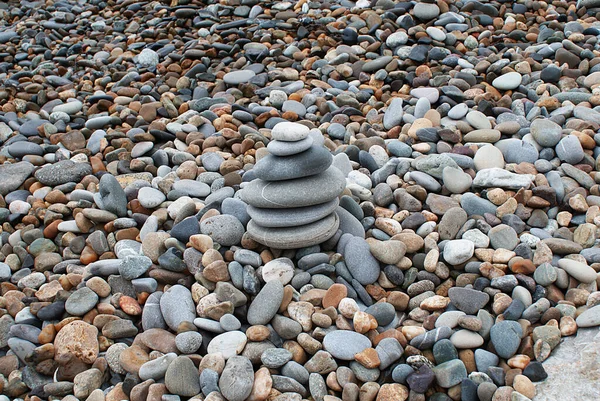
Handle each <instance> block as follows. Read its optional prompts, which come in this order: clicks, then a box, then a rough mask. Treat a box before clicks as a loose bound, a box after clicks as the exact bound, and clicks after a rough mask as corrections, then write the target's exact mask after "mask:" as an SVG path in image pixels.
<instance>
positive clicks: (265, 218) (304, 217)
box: [248, 198, 339, 227]
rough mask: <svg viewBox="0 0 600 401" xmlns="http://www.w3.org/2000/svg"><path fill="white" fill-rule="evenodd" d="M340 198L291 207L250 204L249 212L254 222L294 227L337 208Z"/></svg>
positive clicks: (307, 222) (267, 225) (270, 225)
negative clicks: (267, 206)
mask: <svg viewBox="0 0 600 401" xmlns="http://www.w3.org/2000/svg"><path fill="white" fill-rule="evenodd" d="M338 204H339V200H338V198H335V199H333V200H331V201H329V202H326V203H321V204H319V205H314V206H307V207H298V208H290V209H264V208H258V207H254V206H248V214H249V215H250V217H251V218H252V221H253V222H254V224H258V225H259V226H262V227H292V226H300V225H305V224H310V223H313V222H315V221H317V220H320V219H322V218H325V217H327V216H329V215H330V214H331V213H333V211H334V210H336V208H337V206H338Z"/></svg>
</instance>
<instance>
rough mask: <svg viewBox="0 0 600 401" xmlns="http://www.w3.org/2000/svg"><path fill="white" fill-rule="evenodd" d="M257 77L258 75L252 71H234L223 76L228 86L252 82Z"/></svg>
mask: <svg viewBox="0 0 600 401" xmlns="http://www.w3.org/2000/svg"><path fill="white" fill-rule="evenodd" d="M255 75H256V73H255V72H254V71H252V70H239V71H232V72H228V73H227V74H225V76H223V81H225V83H226V84H228V85H238V84H243V83H246V82H248V81H250V79H252V77H254V76H255Z"/></svg>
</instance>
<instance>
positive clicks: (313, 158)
mask: <svg viewBox="0 0 600 401" xmlns="http://www.w3.org/2000/svg"><path fill="white" fill-rule="evenodd" d="M332 161H333V156H331V153H329V151H328V150H327V149H325V148H324V147H321V146H312V147H310V148H309V149H308V150H307V151H305V152H302V153H298V154H295V155H292V156H286V157H281V156H275V155H268V156H266V157H264V158H262V159H260V161H259V162H258V163H256V166H254V169H253V170H254V174H256V177H257V178H260V179H261V180H265V181H283V180H292V179H295V178H302V177H308V176H311V175H315V174H319V173H322V172H323V171H325V170H327V168H328V167H329V166H331V163H332Z"/></svg>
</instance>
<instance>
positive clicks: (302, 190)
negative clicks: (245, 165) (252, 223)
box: [239, 167, 346, 209]
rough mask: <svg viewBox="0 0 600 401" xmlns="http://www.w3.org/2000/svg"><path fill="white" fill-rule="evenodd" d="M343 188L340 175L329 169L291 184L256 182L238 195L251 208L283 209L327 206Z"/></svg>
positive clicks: (287, 182) (343, 182) (290, 181)
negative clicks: (326, 203)
mask: <svg viewBox="0 0 600 401" xmlns="http://www.w3.org/2000/svg"><path fill="white" fill-rule="evenodd" d="M345 187H346V179H345V178H344V175H343V174H342V172H341V171H340V170H338V169H337V168H335V167H329V168H328V169H327V170H325V171H324V172H323V173H321V174H317V175H312V176H310V177H304V178H298V179H295V180H288V181H281V182H267V181H263V180H260V179H256V180H253V181H251V182H250V183H249V184H248V185H246V186H245V187H244V189H243V190H241V191H240V192H239V193H240V197H241V198H242V200H243V201H244V202H246V203H248V204H249V205H252V206H254V207H262V208H273V209H283V208H291V207H304V206H312V205H318V204H320V203H325V202H329V201H330V200H332V199H333V198H336V197H337V196H338V195H339V194H340V193H341V192H342V191H343V190H344V188H345Z"/></svg>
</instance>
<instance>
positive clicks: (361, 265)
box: [343, 237, 381, 285]
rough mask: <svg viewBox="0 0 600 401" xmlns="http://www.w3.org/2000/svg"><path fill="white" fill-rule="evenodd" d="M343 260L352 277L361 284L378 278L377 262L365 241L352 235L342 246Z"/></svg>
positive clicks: (372, 281)
mask: <svg viewBox="0 0 600 401" xmlns="http://www.w3.org/2000/svg"><path fill="white" fill-rule="evenodd" d="M343 255H344V260H345V261H346V266H347V267H348V270H350V273H351V274H352V277H354V278H355V279H356V280H357V281H358V282H359V283H361V284H362V285H367V284H373V283H374V282H375V281H377V279H378V278H379V273H380V272H381V268H380V266H379V262H378V261H377V259H375V257H374V256H373V255H372V254H371V250H370V247H369V244H368V243H367V241H365V240H364V239H363V238H361V237H352V238H351V239H350V240H349V241H348V242H347V243H346V245H345V246H344V252H343Z"/></svg>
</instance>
